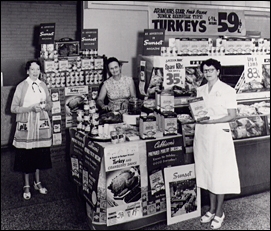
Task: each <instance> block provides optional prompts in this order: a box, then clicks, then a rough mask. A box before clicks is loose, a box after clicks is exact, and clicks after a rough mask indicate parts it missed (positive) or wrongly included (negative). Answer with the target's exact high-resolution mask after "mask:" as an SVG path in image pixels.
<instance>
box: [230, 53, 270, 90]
mask: <svg viewBox="0 0 271 231" xmlns="http://www.w3.org/2000/svg"><path fill="white" fill-rule="evenodd" d="M245 59H246V60H245V63H244V72H243V73H242V75H241V77H240V78H239V80H238V82H237V84H236V86H235V89H236V90H237V93H241V92H255V91H266V89H270V58H263V57H262V56H260V55H259V56H258V55H253V56H246V58H245Z"/></svg>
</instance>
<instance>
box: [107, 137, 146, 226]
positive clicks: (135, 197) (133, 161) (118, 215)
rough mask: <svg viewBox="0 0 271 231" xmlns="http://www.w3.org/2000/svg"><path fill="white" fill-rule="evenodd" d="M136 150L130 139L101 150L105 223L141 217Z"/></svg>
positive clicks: (135, 145)
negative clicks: (102, 157) (103, 173)
mask: <svg viewBox="0 0 271 231" xmlns="http://www.w3.org/2000/svg"><path fill="white" fill-rule="evenodd" d="M138 149H139V148H138V143H134V142H131V143H125V144H120V145H114V146H113V147H107V148H106V149H105V150H104V160H105V171H106V191H107V225H108V226H111V225H116V224H119V223H124V222H128V221H131V220H135V219H138V218H141V217H142V199H141V177H140V176H141V174H140V172H141V170H140V163H139V151H138Z"/></svg>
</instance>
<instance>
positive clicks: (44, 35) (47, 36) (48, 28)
mask: <svg viewBox="0 0 271 231" xmlns="http://www.w3.org/2000/svg"><path fill="white" fill-rule="evenodd" d="M55 27H56V25H55V23H42V24H40V35H39V44H54V42H55Z"/></svg>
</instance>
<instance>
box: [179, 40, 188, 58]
mask: <svg viewBox="0 0 271 231" xmlns="http://www.w3.org/2000/svg"><path fill="white" fill-rule="evenodd" d="M176 46H177V49H178V55H184V56H188V55H189V51H190V40H189V38H180V40H177V43H176Z"/></svg>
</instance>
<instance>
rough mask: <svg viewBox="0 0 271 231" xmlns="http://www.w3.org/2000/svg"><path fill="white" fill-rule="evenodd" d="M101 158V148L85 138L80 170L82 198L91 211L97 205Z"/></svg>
mask: <svg viewBox="0 0 271 231" xmlns="http://www.w3.org/2000/svg"><path fill="white" fill-rule="evenodd" d="M102 157H103V150H102V147H101V146H99V145H98V144H97V143H95V142H93V141H92V140H91V139H90V138H89V137H88V136H86V137H85V146H84V158H83V170H82V183H83V196H84V197H85V199H86V200H87V202H88V203H89V205H90V206H91V208H92V209H94V208H95V206H96V205H97V195H98V193H97V190H98V189H97V187H98V180H99V173H100V169H101V164H102Z"/></svg>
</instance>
